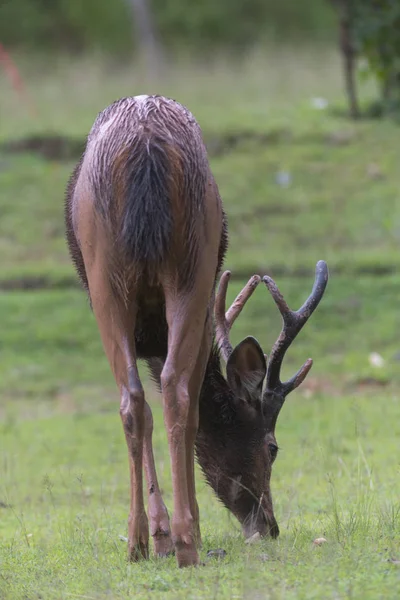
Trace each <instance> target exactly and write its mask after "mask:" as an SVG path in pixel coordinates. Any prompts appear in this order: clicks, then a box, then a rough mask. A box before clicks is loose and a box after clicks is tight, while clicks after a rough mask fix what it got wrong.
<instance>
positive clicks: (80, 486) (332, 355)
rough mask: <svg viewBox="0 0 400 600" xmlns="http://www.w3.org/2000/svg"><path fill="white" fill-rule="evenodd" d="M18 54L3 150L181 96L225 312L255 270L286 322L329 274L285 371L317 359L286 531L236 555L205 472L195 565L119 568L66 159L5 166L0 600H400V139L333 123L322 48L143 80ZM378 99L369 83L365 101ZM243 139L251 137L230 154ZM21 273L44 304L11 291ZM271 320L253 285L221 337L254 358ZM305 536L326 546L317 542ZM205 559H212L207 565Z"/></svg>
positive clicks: (114, 467) (121, 530)
mask: <svg viewBox="0 0 400 600" xmlns="http://www.w3.org/2000/svg"><path fill="white" fill-rule="evenodd" d="M18 62H19V64H20V67H21V71H22V72H23V75H24V78H25V82H26V86H27V89H28V91H29V94H30V97H31V100H32V103H33V104H34V105H35V106H36V112H37V114H36V117H35V118H33V117H32V116H30V115H29V113H28V112H27V111H26V108H25V105H24V104H22V102H21V100H20V99H19V98H16V97H15V95H14V94H13V92H12V90H10V89H9V88H8V82H7V81H4V83H2V89H3V93H2V95H1V97H0V114H2V115H3V114H6V115H7V119H5V120H4V122H3V121H2V128H1V132H0V138H1V139H0V142H4V141H9V140H11V139H16V138H23V137H26V136H28V135H31V134H40V135H45V134H48V133H57V134H60V135H64V136H75V137H77V138H83V137H84V136H85V135H86V134H87V132H88V130H89V128H90V126H91V124H92V122H93V120H94V118H95V114H96V113H97V112H98V111H99V110H101V109H102V108H104V107H105V106H106V105H107V104H108V103H109V102H111V101H112V100H113V99H115V98H117V97H120V96H123V95H127V94H136V93H143V92H146V91H147V90H150V91H153V90H154V91H157V92H160V93H164V94H167V95H171V96H173V97H176V98H177V99H179V100H180V101H182V102H183V103H185V104H187V105H188V106H189V107H190V109H191V110H192V111H193V112H194V114H195V115H196V117H197V118H198V120H199V121H200V123H201V125H202V127H203V130H204V131H205V135H206V138H207V140H208V141H209V145H210V151H211V154H212V156H211V161H212V168H213V171H214V173H215V176H216V178H217V181H218V183H219V186H220V190H221V194H222V196H223V199H224V203H225V206H226V209H227V211H228V216H229V224H230V239H231V244H230V250H229V253H228V257H227V261H226V266H227V267H229V268H231V269H232V270H233V273H234V274H235V277H236V279H235V280H234V281H232V284H231V287H230V290H229V296H230V298H232V299H233V297H234V295H235V294H236V293H237V292H238V291H239V289H240V287H241V286H242V285H243V284H244V282H245V280H246V279H247V278H248V277H249V276H250V275H251V274H252V273H254V272H267V271H268V272H270V273H272V274H273V276H274V277H275V279H276V281H277V283H278V285H279V286H280V288H281V290H282V292H283V293H284V294H285V297H286V298H287V300H288V302H289V304H290V305H291V306H292V307H294V308H297V307H298V306H300V304H301V303H302V302H303V300H304V299H305V297H306V296H307V294H308V293H309V291H310V289H311V286H312V279H313V268H314V266H315V263H316V262H317V260H318V259H320V258H323V259H325V260H327V262H328V264H329V267H330V270H331V279H330V282H329V284H328V288H327V291H326V296H325V297H324V299H323V301H322V303H321V306H320V307H319V308H318V310H317V312H316V314H315V315H314V316H313V318H312V320H311V321H310V323H309V324H308V325H307V326H306V328H305V329H304V331H302V333H301V335H300V337H299V339H298V340H297V341H296V342H295V344H294V345H293V347H292V348H291V349H290V351H289V354H288V356H287V359H286V362H285V366H284V375H288V376H289V375H290V374H291V373H292V372H293V371H294V370H295V369H296V368H298V367H299V366H300V364H302V362H304V360H305V359H306V358H307V357H308V356H312V357H313V358H314V360H315V364H314V367H313V370H312V372H311V374H310V375H309V377H308V379H307V380H306V382H305V383H304V384H303V385H302V387H301V388H300V389H299V390H298V391H297V392H296V393H294V394H293V396H291V397H290V398H289V400H288V401H287V403H286V405H285V407H284V408H283V410H282V414H281V416H280V419H279V422H278V429H277V437H278V442H279V446H280V448H281V450H280V454H279V458H278V460H277V463H276V465H275V466H274V472H273V478H272V486H273V495H274V500H275V511H276V516H277V519H278V522H279V525H280V528H281V536H280V538H279V539H278V540H277V541H271V540H263V541H262V542H261V543H259V544H255V545H246V544H245V543H244V540H243V539H242V536H241V533H240V530H239V526H238V524H237V523H236V522H235V520H234V519H233V518H232V517H230V516H229V515H228V514H227V512H226V510H225V509H223V508H222V507H221V506H220V505H219V504H218V503H217V501H216V500H215V498H214V497H213V495H212V493H211V491H210V490H209V488H208V487H207V486H206V484H205V483H204V481H203V479H202V477H201V474H200V473H198V477H197V482H198V499H199V504H200V510H201V518H202V532H203V546H204V547H203V550H202V553H201V554H202V559H203V560H204V561H205V562H206V566H205V567H204V568H200V569H188V570H186V571H179V570H178V569H177V568H176V565H175V561H174V559H173V558H171V559H168V560H155V559H152V560H150V561H148V562H146V563H141V564H140V565H128V564H127V562H126V560H125V557H126V547H125V542H123V541H121V539H120V536H122V537H123V536H125V535H126V519H127V512H128V505H129V497H128V464H127V452H126V448H125V442H124V439H123V433H122V427H121V425H120V422H119V417H118V398H117V393H116V390H115V385H114V383H113V380H112V377H111V374H110V369H109V366H108V364H107V362H106V359H105V357H104V355H103V352H102V348H101V344H100V340H99V335H98V332H97V329H96V324H95V321H94V317H93V315H92V314H91V313H90V311H89V307H88V303H87V300H86V298H85V296H84V294H83V293H82V292H80V290H78V289H76V287H75V286H74V281H75V280H74V274H73V270H72V267H71V265H70V262H69V258H68V255H67V251H66V247H65V242H64V238H63V235H64V234H63V202H62V199H63V193H64V187H65V183H66V181H67V178H68V175H69V173H70V171H71V169H72V166H73V164H72V162H68V161H67V162H61V161H57V160H53V161H46V160H44V159H43V158H40V157H38V156H36V155H32V154H11V153H6V152H3V153H2V155H1V156H0V189H1V190H2V191H1V199H0V215H1V219H0V251H1V256H2V269H1V272H0V289H3V290H5V291H3V292H2V293H0V314H1V315H2V327H1V329H2V339H1V344H0V359H1V360H0V398H1V400H0V440H1V441H0V598H1V600H3V599H4V600H19V599H21V600H22V599H24V600H39V599H45V600H53V599H54V600H59V599H63V600H64V599H65V600H68V599H73V598H90V599H95V600H103V599H106V598H112V599H119V598H121V599H122V598H124V599H125V598H148V597H151V598H153V597H154V598H160V599H161V598H163V599H164V598H167V599H168V598H171V599H175V598H193V599H195V598H196V599H197V598H207V599H209V598H243V599H246V600H247V599H249V600H250V599H252V600H253V599H255V600H258V599H261V598H262V599H264V598H268V599H273V600H275V599H285V600H286V599H292V598H307V599H309V598H318V599H319V598H332V599H336V598H360V599H361V598H362V599H367V600H368V599H372V598H374V599H375V598H397V596H398V594H397V589H398V585H399V577H400V571H399V569H400V565H399V564H398V563H397V562H396V561H399V560H400V520H399V515H400V504H399V494H400V484H399V481H400V478H399V475H400V462H399V458H398V440H399V439H400V398H399V393H398V389H399V383H400V364H399V357H400V356H399V352H400V348H399V341H398V340H399V332H400V311H399V309H398V298H399V295H400V276H399V266H400V265H399V256H400V254H399V251H398V246H399V235H400V234H399V232H400V225H399V223H400V213H399V202H398V195H399V191H398V190H399V189H400V176H399V171H398V168H397V162H398V161H397V155H398V129H397V126H395V125H394V124H393V123H391V122H386V121H383V122H379V121H375V122H374V121H366V120H364V121H361V122H360V123H357V124H354V123H350V122H349V121H348V120H347V119H346V118H344V117H343V116H338V115H339V114H340V110H341V109H343V107H344V102H343V98H342V92H341V87H340V86H341V79H340V65H339V61H338V57H337V56H336V55H335V54H334V53H332V52H331V51H330V50H329V49H321V48H319V49H317V50H314V51H313V50H312V49H296V52H294V51H293V50H292V49H285V50H282V51H279V52H278V51H277V49H268V51H267V52H266V54H265V55H264V56H261V55H260V54H257V55H254V56H248V57H245V58H244V59H243V60H242V62H241V63H240V64H239V63H237V64H235V65H233V64H232V63H231V62H230V61H229V60H228V59H224V60H222V59H219V60H216V61H215V63H214V64H212V65H195V66H190V65H188V64H185V63H184V62H182V63H180V64H177V65H175V66H174V67H173V68H171V69H169V71H168V73H166V74H164V75H163V76H161V77H160V79H159V80H158V82H157V84H154V82H151V81H148V80H146V78H145V77H144V75H143V73H142V72H141V70H140V68H136V66H132V65H124V66H119V67H118V68H117V67H116V66H115V65H110V64H107V63H105V62H104V61H101V60H99V59H93V58H92V59H89V58H87V59H84V60H82V61H80V62H79V64H78V63H76V62H73V61H71V60H66V59H60V58H58V59H56V58H54V59H52V60H50V61H49V64H48V65H47V66H46V68H44V67H43V64H42V63H39V62H35V61H34V60H33V59H32V58H31V59H27V58H26V57H19V58H18ZM372 95H373V88H372V87H365V88H364V89H363V96H362V101H363V103H364V104H365V103H367V102H368V101H369V99H370V98H371V97H372ZM313 97H324V98H326V99H327V100H328V108H327V109H325V110H317V109H315V108H314V107H313V103H312V98H313ZM241 132H247V133H250V134H252V135H250V136H248V139H247V140H242V141H241V142H240V143H238V145H237V146H235V147H227V146H229V144H228V145H227V139H228V138H229V136H230V137H232V136H233V135H237V134H240V133H241ZM262 134H265V135H266V139H264V140H262V139H261V140H260V135H262ZM257 136H258V137H257ZM213 144H214V146H213ZM215 145H216V146H215ZM213 148H214V150H215V148H217V149H218V148H223V150H224V152H222V153H218V152H216V151H214V152H212V150H213ZM280 172H285V173H288V174H289V180H290V184H289V185H288V186H287V187H284V186H282V185H279V183H277V177H279V175H278V174H279V173H280ZM32 281H35V282H36V284H35V285H36V286H37V287H38V289H37V290H36V291H33V290H23V289H14V290H10V288H18V287H21V286H22V287H23V286H24V285H26V286H28V285H31V283H32ZM24 282H25V283H24ZM6 290H8V291H6ZM279 327H280V319H279V315H278V313H277V309H276V307H275V306H274V304H273V302H272V300H271V298H269V296H268V293H267V290H266V289H265V288H263V287H261V286H260V288H259V289H258V290H257V291H256V293H255V295H254V296H253V298H252V300H251V302H250V303H249V304H248V306H247V307H246V309H245V311H244V313H243V316H241V318H240V319H239V321H238V322H237V325H235V329H234V332H233V340H234V341H235V342H238V341H239V340H240V339H242V338H243V337H244V336H246V335H249V334H252V335H256V337H257V338H258V339H259V341H260V343H261V344H262V345H263V347H264V349H265V351H266V352H268V351H269V349H270V347H271V344H272V343H273V341H274V340H275V338H276V335H277V334H278V331H279ZM372 353H378V354H379V355H380V356H381V357H382V358H383V365H382V366H376V364H374V361H372V360H371V354H372ZM143 380H144V382H145V387H146V392H147V395H148V398H149V399H150V400H151V403H152V406H153V412H154V418H155V422H156V427H155V452H156V460H157V468H158V472H159V476H160V480H161V482H162V487H163V490H164V496H165V499H166V502H167V504H168V507H169V509H170V510H172V490H171V483H170V475H169V461H168V452H167V448H166V439H165V432H164V427H163V424H162V409H161V405H160V402H159V399H158V396H157V395H156V393H155V391H154V389H153V387H152V386H151V385H150V384H149V381H148V377H147V374H146V372H145V370H143ZM317 537H325V538H326V539H327V542H326V543H325V544H323V545H322V546H321V547H316V546H315V545H313V543H312V542H313V540H314V539H315V538H317ZM215 548H224V549H225V550H226V552H227V556H226V558H225V559H223V560H221V561H218V560H216V559H207V557H206V553H207V551H208V550H209V549H215Z"/></svg>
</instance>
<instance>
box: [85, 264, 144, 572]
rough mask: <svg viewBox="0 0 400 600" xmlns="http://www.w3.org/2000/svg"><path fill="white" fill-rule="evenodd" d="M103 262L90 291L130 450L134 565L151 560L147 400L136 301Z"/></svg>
mask: <svg viewBox="0 0 400 600" xmlns="http://www.w3.org/2000/svg"><path fill="white" fill-rule="evenodd" d="M103 265H104V262H103V261H99V262H98V263H97V264H95V265H94V266H93V268H92V269H91V270H90V273H88V275H89V289H90V295H91V300H92V307H93V312H94V314H95V316H96V320H97V323H98V326H99V330H100V334H101V338H102V342H103V346H104V350H105V353H106V355H107V358H108V360H109V363H110V366H111V369H112V371H113V373H114V377H115V380H116V382H117V385H118V387H119V389H120V393H121V405H120V415H121V420H122V424H123V428H124V433H125V438H126V442H127V446H128V453H129V465H130V484H131V485H130V492H131V493H130V495H131V505H130V514H129V520H128V554H129V559H130V560H131V561H137V560H139V559H141V558H148V555H149V548H148V544H149V527H148V521H147V516H146V512H145V508H144V501H143V465H142V461H143V443H144V436H145V397H144V391H143V388H142V384H141V381H140V378H139V373H138V369H137V364H136V351H135V341H134V329H135V320H136V310H135V303H134V298H132V297H131V298H129V301H127V302H123V301H121V300H120V299H119V298H118V297H116V294H115V292H114V291H113V290H112V288H111V285H110V282H109V280H108V278H107V275H106V273H105V271H106V270H105V269H104V267H103Z"/></svg>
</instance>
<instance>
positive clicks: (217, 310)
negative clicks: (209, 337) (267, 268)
mask: <svg viewBox="0 0 400 600" xmlns="http://www.w3.org/2000/svg"><path fill="white" fill-rule="evenodd" d="M230 277H231V272H230V271H225V272H224V273H223V274H222V275H221V279H220V282H219V287H218V292H217V294H216V297H215V305H214V315H215V337H216V341H217V345H218V347H219V349H220V351H221V354H222V357H223V359H224V360H225V362H226V361H227V360H228V358H229V356H230V355H231V353H232V351H233V348H232V344H231V342H230V340H229V332H230V330H231V327H232V325H233V324H234V322H235V321H236V319H237V317H238V316H239V315H240V313H241V312H242V310H243V307H244V305H245V304H246V302H247V300H248V299H249V298H250V296H251V295H252V294H253V292H254V290H255V289H256V287H257V286H258V284H259V283H260V281H261V278H260V276H259V275H253V277H251V278H250V279H249V281H248V282H247V283H246V285H245V286H244V288H243V289H242V291H241V292H240V294H238V295H237V296H236V298H235V300H234V302H233V303H232V305H231V306H230V308H229V309H228V310H227V311H226V312H225V310H226V293H227V290H228V284H229V280H230Z"/></svg>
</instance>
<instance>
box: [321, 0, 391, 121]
mask: <svg viewBox="0 0 400 600" xmlns="http://www.w3.org/2000/svg"><path fill="white" fill-rule="evenodd" d="M330 2H331V3H332V4H333V5H334V6H335V7H336V9H337V11H338V15H339V27H340V47H341V51H342V55H343V62H344V73H345V81H346V89H347V95H348V101H349V110H350V115H351V116H352V117H357V116H358V115H359V109H358V104H357V96H356V83H355V68H356V55H358V56H360V57H362V58H364V59H365V61H366V68H365V69H364V73H366V74H367V75H372V76H374V77H375V78H376V80H377V81H378V83H379V84H380V88H381V97H380V99H379V102H378V105H377V106H376V107H375V108H376V112H379V113H381V114H384V113H388V112H393V111H396V112H398V111H399V110H400V1H399V0H330Z"/></svg>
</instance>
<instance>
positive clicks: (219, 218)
mask: <svg viewBox="0 0 400 600" xmlns="http://www.w3.org/2000/svg"><path fill="white" fill-rule="evenodd" d="M66 227H67V240H68V245H69V249H70V253H71V257H72V260H73V262H74V264H75V266H76V268H77V271H78V274H79V276H80V279H81V281H82V283H83V286H84V287H85V289H86V290H87V292H88V294H89V296H90V300H91V305H92V308H93V311H94V314H95V316H96V320H97V323H98V327H99V330H100V334H101V337H102V341H103V346H104V350H105V352H106V355H107V357H108V360H109V362H110V366H111V369H112V371H113V374H114V377H115V380H116V382H117V385H118V387H119V390H120V395H121V408H120V413H121V419H122V423H123V427H124V431H125V436H126V441H127V446H128V452H129V460H130V471H131V510H130V516H129V532H128V540H129V543H128V546H129V556H130V558H131V559H132V560H137V559H139V558H141V557H147V556H148V537H149V528H148V521H147V516H146V513H145V509H144V500H143V488H142V464H143V465H144V468H145V475H146V483H147V489H148V493H149V510H148V512H149V516H150V532H151V535H152V536H153V539H154V542H155V550H156V553H157V554H159V555H163V554H167V553H168V552H170V551H172V550H173V548H174V549H175V552H176V555H177V560H178V564H179V565H180V566H185V565H192V564H197V563H198V553H197V545H198V544H199V543H200V530H199V512H198V506H197V502H196V495H195V481H194V446H195V443H196V449H197V454H198V460H199V462H200V465H201V467H202V469H203V471H204V473H205V476H206V479H207V481H208V482H209V483H210V484H211V485H212V487H213V489H214V490H215V492H216V494H217V496H218V497H219V498H220V499H221V501H222V502H224V504H225V505H226V506H227V507H228V508H229V509H230V510H231V511H232V512H233V513H234V514H235V515H236V516H237V518H238V519H239V521H240V522H241V523H242V525H243V528H244V531H245V533H246V535H251V534H252V533H254V532H255V531H260V533H262V534H269V533H270V534H271V535H274V536H276V535H277V534H278V528H277V524H276V521H275V518H274V515H273V509H272V500H271V495H270V490H269V479H270V473H271V464H272V461H273V457H272V458H271V453H270V449H269V446H268V439H269V438H268V436H267V432H266V428H265V424H264V420H263V414H262V410H263V408H262V402H261V391H262V390H261V387H262V378H261V387H260V373H261V372H262V370H263V368H265V360H264V357H263V354H262V353H261V355H260V353H259V350H258V347H257V346H255V345H254V344H253V343H252V342H251V341H249V339H248V340H245V341H244V342H243V343H242V344H241V345H240V347H239V346H238V347H237V349H235V352H234V353H233V356H232V360H231V361H230V371H229V372H230V373H233V374H234V379H230V378H229V377H228V380H227V379H226V378H225V377H224V376H223V375H222V372H221V367H220V357H219V353H218V351H217V350H216V349H215V348H214V349H212V339H213V320H212V315H213V306H214V296H215V283H216V279H217V276H218V273H219V270H220V268H221V265H222V262H223V259H224V255H225V252H226V248H227V227H226V218H225V215H224V212H223V209H222V203H221V199H220V196H219V193H218V188H217V185H216V183H215V181H214V179H213V176H212V174H211V171H210V168H209V165H208V160H207V154H206V150H205V147H204V144H203V141H202V137H201V132H200V128H199V126H198V125H197V123H196V121H195V120H194V118H193V116H192V115H191V114H190V113H189V112H188V111H187V110H186V109H185V108H184V107H182V106H181V105H180V104H178V103H176V102H174V101H172V100H169V99H166V98H162V97H139V98H136V99H135V98H125V99H122V100H120V101H117V102H116V103H114V104H112V105H111V106H110V107H108V108H107V109H105V111H103V112H102V113H100V115H99V116H98V118H97V120H96V122H95V124H94V126H93V128H92V130H91V132H90V134H89V137H88V143H87V147H86V150H85V154H84V156H83V157H82V160H81V161H80V163H79V164H78V165H77V167H76V169H75V170H74V172H73V174H72V176H71V180H70V183H69V185H68V188H67V200H66ZM139 358H142V359H145V360H147V362H148V364H149V367H150V369H151V371H152V374H153V377H154V379H155V380H156V381H157V382H158V383H159V385H160V389H161V392H162V395H163V403H164V417H165V426H166V430H167V435H168V443H169V450H170V459H171V470H172V484H173V495H174V513H173V519H172V524H171V527H170V524H169V517H168V512H167V509H166V507H165V505H164V502H163V500H162V497H161V493H160V488H159V485H158V481H157V475H156V471H155V465H154V457H153V452H152V442H151V436H152V427H153V424H152V416H151V410H150V407H149V406H148V404H147V403H146V401H145V398H144V392H143V388H142V386H141V382H140V379H139V374H138V370H137V364H136V363H137V360H138V359H139ZM232 377H233V376H232ZM253 384H254V385H253ZM246 390H247V391H246ZM268 435H269V436H271V435H272V438H273V434H268ZM266 436H267V437H266ZM270 441H271V440H270ZM272 441H273V440H272Z"/></svg>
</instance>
